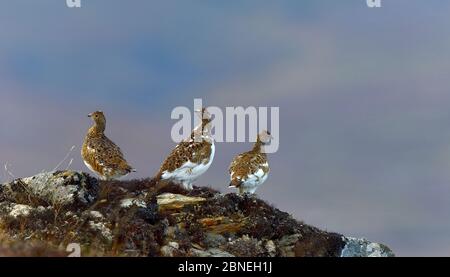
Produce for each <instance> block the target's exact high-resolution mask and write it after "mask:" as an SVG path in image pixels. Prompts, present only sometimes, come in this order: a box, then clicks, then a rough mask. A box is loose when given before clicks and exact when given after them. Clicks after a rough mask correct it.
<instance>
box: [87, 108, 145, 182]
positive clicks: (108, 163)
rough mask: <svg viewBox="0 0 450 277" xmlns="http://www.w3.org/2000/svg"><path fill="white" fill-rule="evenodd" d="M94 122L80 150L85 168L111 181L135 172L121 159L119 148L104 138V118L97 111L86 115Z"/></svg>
mask: <svg viewBox="0 0 450 277" xmlns="http://www.w3.org/2000/svg"><path fill="white" fill-rule="evenodd" d="M88 116H89V117H90V118H92V120H93V121H94V125H93V126H92V127H91V128H90V129H89V131H88V133H87V135H86V137H85V139H84V143H83V147H82V149H81V156H82V157H83V161H84V163H85V164H86V166H87V167H88V168H89V169H90V170H91V171H92V172H94V173H96V174H97V175H98V176H99V177H100V178H101V179H102V180H113V179H118V178H120V177H123V176H126V175H128V174H129V173H130V172H135V171H136V170H134V169H133V168H132V167H131V166H130V165H129V164H128V163H127V161H126V160H125V158H124V157H123V154H122V151H121V150H120V148H119V147H118V146H117V145H116V144H115V143H114V142H112V141H111V140H110V139H109V138H108V137H107V136H105V129H106V118H105V115H104V114H103V112H101V111H97V112H94V113H91V114H89V115H88Z"/></svg>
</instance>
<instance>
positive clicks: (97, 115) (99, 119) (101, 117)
mask: <svg viewBox="0 0 450 277" xmlns="http://www.w3.org/2000/svg"><path fill="white" fill-rule="evenodd" d="M88 117H90V118H92V120H93V121H94V122H95V124H97V125H100V126H104V125H105V124H106V118H105V114H103V112H102V111H96V112H93V113H90V114H88Z"/></svg>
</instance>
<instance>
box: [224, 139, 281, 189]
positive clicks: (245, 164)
mask: <svg viewBox="0 0 450 277" xmlns="http://www.w3.org/2000/svg"><path fill="white" fill-rule="evenodd" d="M272 139H273V137H272V135H271V134H270V133H269V132H268V131H263V132H262V133H261V134H259V135H258V138H257V141H256V143H255V145H254V147H253V149H252V150H251V151H249V152H245V153H242V154H240V155H238V156H237V157H236V158H234V160H233V161H232V162H231V165H230V169H229V173H230V179H231V183H230V188H236V189H238V190H239V193H240V194H244V193H255V191H256V189H257V188H258V187H259V186H260V185H262V184H263V183H264V182H265V181H266V180H267V177H268V176H269V171H270V168H269V163H268V161H267V154H266V153H265V152H264V149H263V147H264V145H266V144H268V143H270V141H271V140H272Z"/></svg>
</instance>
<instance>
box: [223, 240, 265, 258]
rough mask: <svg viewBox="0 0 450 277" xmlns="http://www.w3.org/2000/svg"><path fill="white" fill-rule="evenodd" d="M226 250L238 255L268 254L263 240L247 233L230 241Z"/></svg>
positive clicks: (255, 255)
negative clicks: (263, 245)
mask: <svg viewBox="0 0 450 277" xmlns="http://www.w3.org/2000/svg"><path fill="white" fill-rule="evenodd" d="M226 250H227V251H228V252H230V253H231V254H233V255H235V256H238V257H263V256H268V255H267V254H266V251H265V249H264V247H262V241H260V240H258V239H256V238H251V237H249V236H247V235H244V236H242V237H241V238H238V239H237V240H234V241H232V242H230V243H228V245H227V246H226Z"/></svg>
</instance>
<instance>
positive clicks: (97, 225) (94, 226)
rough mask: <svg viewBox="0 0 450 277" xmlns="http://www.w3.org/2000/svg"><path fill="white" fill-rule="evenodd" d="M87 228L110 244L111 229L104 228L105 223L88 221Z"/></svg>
mask: <svg viewBox="0 0 450 277" xmlns="http://www.w3.org/2000/svg"><path fill="white" fill-rule="evenodd" d="M89 227H90V228H91V230H92V231H94V232H97V233H98V234H99V235H100V236H101V237H102V238H103V239H104V240H106V241H107V242H108V243H109V242H112V240H113V234H112V231H111V229H109V228H108V227H107V226H106V223H104V222H94V221H89Z"/></svg>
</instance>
